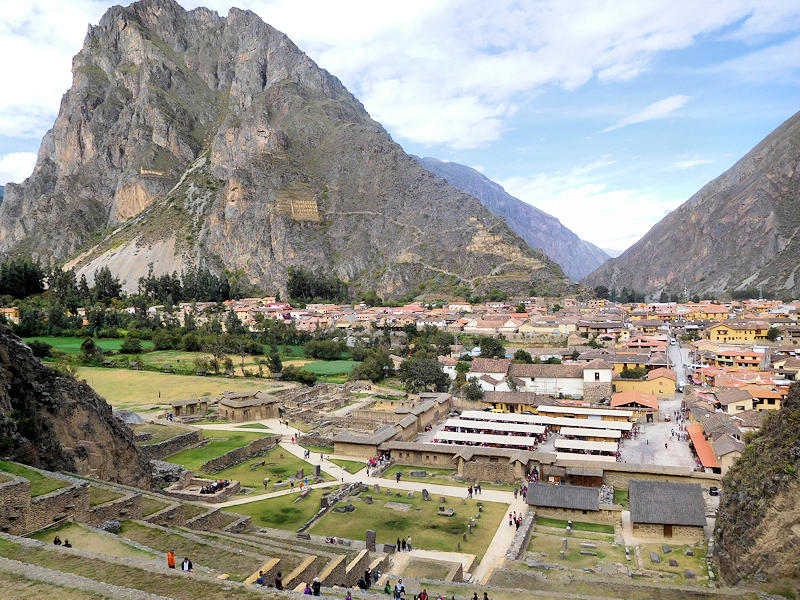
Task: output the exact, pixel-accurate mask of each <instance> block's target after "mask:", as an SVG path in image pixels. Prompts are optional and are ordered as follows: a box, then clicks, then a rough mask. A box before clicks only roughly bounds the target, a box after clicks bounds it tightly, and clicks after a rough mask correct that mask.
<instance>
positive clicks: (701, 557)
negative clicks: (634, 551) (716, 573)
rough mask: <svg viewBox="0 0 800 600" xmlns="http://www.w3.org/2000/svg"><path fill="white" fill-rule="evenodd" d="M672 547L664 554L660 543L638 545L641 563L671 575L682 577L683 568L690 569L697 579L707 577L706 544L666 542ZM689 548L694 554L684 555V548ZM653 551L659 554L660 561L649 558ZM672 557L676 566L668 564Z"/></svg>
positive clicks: (648, 567)
mask: <svg viewBox="0 0 800 600" xmlns="http://www.w3.org/2000/svg"><path fill="white" fill-rule="evenodd" d="M667 545H668V546H670V547H671V548H672V552H670V553H669V554H665V553H664V552H663V550H662V549H661V544H650V545H647V546H639V554H640V555H641V556H642V564H643V565H644V567H645V568H647V569H653V570H655V571H662V572H666V573H671V574H672V575H674V576H676V577H678V578H680V579H684V573H683V572H684V569H691V570H692V571H694V572H695V574H696V575H697V579H698V580H705V579H708V568H707V567H706V561H705V558H706V552H707V550H708V548H707V546H706V545H705V544H704V545H702V546H673V545H672V544H669V543H667ZM689 548H691V549H692V551H693V552H694V556H686V550H687V549H689ZM651 552H655V553H657V554H659V555H660V556H661V562H660V563H654V562H653V561H652V560H650V553H651ZM670 559H673V560H674V561H675V562H677V563H678V566H677V567H671V566H669V560H670Z"/></svg>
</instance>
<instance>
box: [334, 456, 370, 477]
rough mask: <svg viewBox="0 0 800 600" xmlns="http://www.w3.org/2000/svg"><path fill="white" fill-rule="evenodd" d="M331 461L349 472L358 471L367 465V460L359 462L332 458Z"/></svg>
mask: <svg viewBox="0 0 800 600" xmlns="http://www.w3.org/2000/svg"><path fill="white" fill-rule="evenodd" d="M330 461H331V462H332V463H333V464H335V465H339V466H340V467H342V468H343V469H344V470H345V471H347V472H348V473H354V474H355V473H358V472H359V471H360V470H361V469H363V468H364V467H366V466H367V465H366V463H365V462H359V461H357V460H345V459H344V458H331V459H330Z"/></svg>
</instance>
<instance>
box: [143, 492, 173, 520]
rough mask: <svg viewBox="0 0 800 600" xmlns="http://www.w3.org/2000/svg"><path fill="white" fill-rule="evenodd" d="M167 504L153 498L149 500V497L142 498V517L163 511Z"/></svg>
mask: <svg viewBox="0 0 800 600" xmlns="http://www.w3.org/2000/svg"><path fill="white" fill-rule="evenodd" d="M167 506H169V504H167V503H166V502H162V501H161V500H156V499H155V498H150V497H149V496H143V497H142V517H148V516H150V515H152V514H155V513H157V512H158V511H160V510H164V509H165V508H167Z"/></svg>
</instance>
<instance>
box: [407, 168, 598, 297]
mask: <svg viewBox="0 0 800 600" xmlns="http://www.w3.org/2000/svg"><path fill="white" fill-rule="evenodd" d="M414 158H416V159H417V160H418V161H419V162H420V164H422V166H424V167H425V168H426V169H428V170H429V171H430V172H431V173H434V174H436V175H438V176H439V177H441V178H443V179H446V180H447V182H448V183H449V184H450V185H452V186H453V187H456V188H458V189H460V190H463V191H465V192H467V193H468V194H471V195H473V196H475V197H476V198H477V199H478V200H480V201H481V203H482V204H483V205H484V206H485V207H486V208H488V209H489V210H490V211H491V213H492V214H494V215H497V216H498V217H503V218H504V219H505V221H506V223H508V226H509V227H511V229H513V230H514V231H516V232H517V233H518V234H519V235H520V236H521V237H522V239H524V240H525V241H526V242H528V245H529V246H530V247H531V248H541V249H542V250H543V251H544V252H545V254H547V255H548V256H549V257H550V258H552V259H553V260H554V261H555V262H557V263H558V264H559V265H561V268H562V269H564V272H565V273H566V274H567V275H569V276H570V277H571V278H572V279H574V280H576V281H577V280H579V279H581V278H582V277H584V276H585V275H588V274H589V273H591V272H592V271H594V270H595V269H596V268H597V267H599V266H600V265H601V264H603V263H604V262H605V261H607V260H608V259H609V255H608V254H606V252H604V251H603V250H601V249H600V248H598V247H597V246H595V245H594V244H591V243H589V242H587V241H585V240H582V239H580V238H579V237H578V236H577V235H575V234H574V233H573V232H572V231H570V230H569V229H567V228H566V227H564V225H562V224H561V221H559V220H558V219H556V218H555V217H553V216H552V215H549V214H547V213H546V212H544V211H542V210H539V209H538V208H536V207H535V206H532V205H530V204H528V203H527V202H523V201H522V200H520V199H518V198H515V197H514V196H512V195H511V194H509V193H508V192H506V191H505V189H503V187H502V186H501V185H500V184H498V183H495V182H494V181H492V180H491V179H488V178H487V177H485V176H484V175H482V174H481V173H479V172H478V171H476V170H475V169H473V168H471V167H467V166H465V165H461V164H458V163H454V162H445V161H441V160H439V159H436V158H430V157H426V158H420V157H414Z"/></svg>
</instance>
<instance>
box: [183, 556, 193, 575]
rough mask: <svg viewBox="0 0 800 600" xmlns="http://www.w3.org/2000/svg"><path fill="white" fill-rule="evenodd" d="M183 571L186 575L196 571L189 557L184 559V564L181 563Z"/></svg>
mask: <svg viewBox="0 0 800 600" xmlns="http://www.w3.org/2000/svg"><path fill="white" fill-rule="evenodd" d="M181 571H185V572H186V573H191V572H192V571H194V569H192V561H190V560H189V557H188V556H184V557H183V562H182V563H181Z"/></svg>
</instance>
